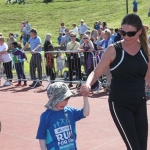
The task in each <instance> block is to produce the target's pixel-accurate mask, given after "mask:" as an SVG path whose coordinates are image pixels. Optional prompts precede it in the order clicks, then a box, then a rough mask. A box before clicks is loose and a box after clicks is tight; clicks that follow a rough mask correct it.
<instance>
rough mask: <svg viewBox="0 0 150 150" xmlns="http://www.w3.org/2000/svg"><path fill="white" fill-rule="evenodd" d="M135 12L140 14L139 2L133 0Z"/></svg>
mask: <svg viewBox="0 0 150 150" xmlns="http://www.w3.org/2000/svg"><path fill="white" fill-rule="evenodd" d="M133 13H134V14H136V15H138V2H137V1H136V0H133Z"/></svg>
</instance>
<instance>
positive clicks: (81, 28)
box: [78, 19, 90, 40]
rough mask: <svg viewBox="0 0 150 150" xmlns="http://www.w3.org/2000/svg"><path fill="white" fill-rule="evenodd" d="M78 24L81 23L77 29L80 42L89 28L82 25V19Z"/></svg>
mask: <svg viewBox="0 0 150 150" xmlns="http://www.w3.org/2000/svg"><path fill="white" fill-rule="evenodd" d="M80 22H81V24H80V25H79V27H78V31H79V34H80V40H81V39H82V36H83V34H84V33H85V32H86V31H87V30H90V28H89V27H88V26H87V25H86V24H85V23H84V20H83V19H81V21H80Z"/></svg>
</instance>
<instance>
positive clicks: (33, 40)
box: [28, 36, 42, 52]
mask: <svg viewBox="0 0 150 150" xmlns="http://www.w3.org/2000/svg"><path fill="white" fill-rule="evenodd" d="M28 43H29V44H30V46H31V50H34V49H35V48H36V47H37V46H38V45H41V47H39V49H38V50H36V52H41V51H42V42H41V39H40V38H39V37H38V36H36V37H35V38H30V39H29V41H28Z"/></svg>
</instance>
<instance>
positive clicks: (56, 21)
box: [0, 0, 150, 46]
mask: <svg viewBox="0 0 150 150" xmlns="http://www.w3.org/2000/svg"><path fill="white" fill-rule="evenodd" d="M138 2H139V11H138V13H139V15H140V16H141V18H142V20H143V22H144V24H147V25H149V19H150V18H148V17H147V16H148V15H147V13H148V7H149V2H148V1H147V0H138ZM5 3H6V0H1V1H0V6H1V13H0V18H1V19H0V20H1V21H0V27H1V28H0V32H2V33H3V34H4V35H5V37H8V33H9V32H13V33H18V34H19V35H20V25H21V22H23V21H25V20H28V21H29V22H30V24H31V25H32V27H33V28H36V29H37V31H38V35H39V36H40V37H41V39H42V41H44V38H45V34H46V33H48V32H49V33H51V34H52V36H53V44H54V45H55V46H57V37H58V28H59V26H60V23H61V22H62V21H63V22H64V23H65V26H67V27H69V28H70V29H72V23H74V22H75V23H77V25H79V24H80V19H84V20H85V22H86V23H87V24H88V26H89V27H90V28H91V29H92V28H93V24H94V22H95V21H96V20H100V21H106V22H107V24H108V27H114V28H115V27H120V22H121V19H122V18H123V16H124V15H125V14H126V1H125V0H88V1H87V0H76V1H75V0H66V1H65V0H54V1H53V2H52V3H43V0H26V3H25V4H23V3H21V4H18V3H16V4H11V5H9V4H7V5H6V4H5ZM129 13H132V0H129Z"/></svg>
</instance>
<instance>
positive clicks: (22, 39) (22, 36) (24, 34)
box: [20, 32, 27, 46]
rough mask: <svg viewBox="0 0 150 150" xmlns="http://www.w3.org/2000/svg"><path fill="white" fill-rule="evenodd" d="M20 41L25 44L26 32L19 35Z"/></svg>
mask: <svg viewBox="0 0 150 150" xmlns="http://www.w3.org/2000/svg"><path fill="white" fill-rule="evenodd" d="M20 42H22V43H23V45H24V46H25V45H26V42H27V36H26V33H25V32H23V33H22V35H21V37H20Z"/></svg>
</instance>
